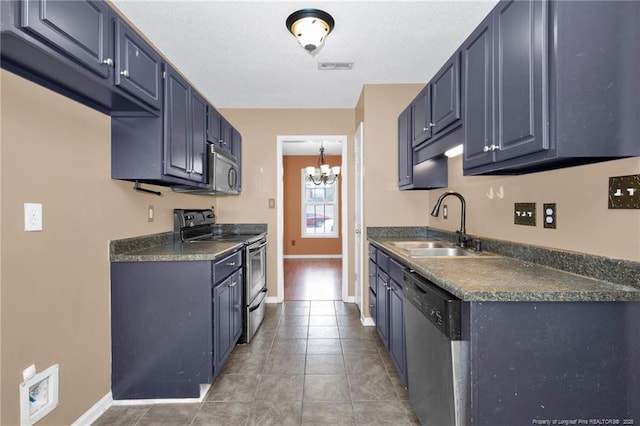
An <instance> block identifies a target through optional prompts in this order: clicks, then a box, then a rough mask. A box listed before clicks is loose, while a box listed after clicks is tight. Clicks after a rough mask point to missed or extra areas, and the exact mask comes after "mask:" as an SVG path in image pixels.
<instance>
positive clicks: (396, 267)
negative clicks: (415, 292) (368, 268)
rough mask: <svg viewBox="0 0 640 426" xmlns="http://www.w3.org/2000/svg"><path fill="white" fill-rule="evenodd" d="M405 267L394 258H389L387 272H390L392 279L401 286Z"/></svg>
mask: <svg viewBox="0 0 640 426" xmlns="http://www.w3.org/2000/svg"><path fill="white" fill-rule="evenodd" d="M404 269H405V266H404V265H402V264H401V263H398V262H396V261H395V260H393V259H389V268H388V269H387V272H388V273H389V276H390V277H391V279H393V280H394V281H395V282H396V284H398V285H399V286H400V287H402V271H403V270H404Z"/></svg>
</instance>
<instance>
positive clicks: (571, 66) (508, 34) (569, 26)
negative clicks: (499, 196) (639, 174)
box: [462, 0, 640, 175]
mask: <svg viewBox="0 0 640 426" xmlns="http://www.w3.org/2000/svg"><path fill="white" fill-rule="evenodd" d="M638 22H640V2H637V1H631V2H629V1H567V2H564V1H558V2H546V1H534V0H531V1H529V0H527V1H513V0H503V1H501V2H500V3H498V5H497V6H496V7H495V8H494V9H493V11H492V12H491V13H490V14H489V16H488V17H487V18H486V19H485V20H484V21H483V22H482V23H481V24H480V26H479V27H478V28H476V30H475V31H474V32H473V33H472V34H471V36H470V37H469V38H468V39H467V40H466V41H465V42H464V43H463V45H462V84H463V92H464V93H463V117H462V118H463V123H464V139H465V150H464V174H465V175H477V174H519V173H527V172H536V171H541V170H549V169H555V168H560V167H566V166H573V165H577V164H586V163H591V162H596V161H603V160H610V159H615V158H622V157H629V156H638V155H640V144H638V142H637V137H638V134H640V120H639V119H638V117H640V96H638V93H640V77H638V76H640V26H639V25H638Z"/></svg>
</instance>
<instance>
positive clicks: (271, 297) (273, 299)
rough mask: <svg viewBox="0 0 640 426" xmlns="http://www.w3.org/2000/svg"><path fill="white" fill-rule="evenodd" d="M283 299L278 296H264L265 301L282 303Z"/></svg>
mask: <svg viewBox="0 0 640 426" xmlns="http://www.w3.org/2000/svg"><path fill="white" fill-rule="evenodd" d="M283 300H284V299H283V298H282V297H278V296H267V297H265V298H264V301H265V303H282V302H283Z"/></svg>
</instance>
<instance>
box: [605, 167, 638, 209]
mask: <svg viewBox="0 0 640 426" xmlns="http://www.w3.org/2000/svg"><path fill="white" fill-rule="evenodd" d="M609 208H610V209H640V175H628V176H614V177H610V178H609Z"/></svg>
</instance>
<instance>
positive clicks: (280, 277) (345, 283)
mask: <svg viewBox="0 0 640 426" xmlns="http://www.w3.org/2000/svg"><path fill="white" fill-rule="evenodd" d="M301 140H332V141H339V142H340V145H341V148H342V158H341V164H340V191H341V192H342V203H341V206H340V232H341V234H342V300H343V301H344V302H348V303H353V302H354V301H355V297H354V296H349V293H348V292H349V280H348V276H349V275H348V273H349V233H348V232H349V220H348V212H349V202H348V200H349V194H348V190H347V188H348V180H349V178H348V176H349V175H348V161H346V160H347V141H348V139H347V135H278V136H277V138H276V163H277V164H276V265H277V266H276V282H277V294H276V295H275V296H270V297H268V298H267V303H281V302H283V301H284V162H283V144H284V143H285V142H290V141H301Z"/></svg>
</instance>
